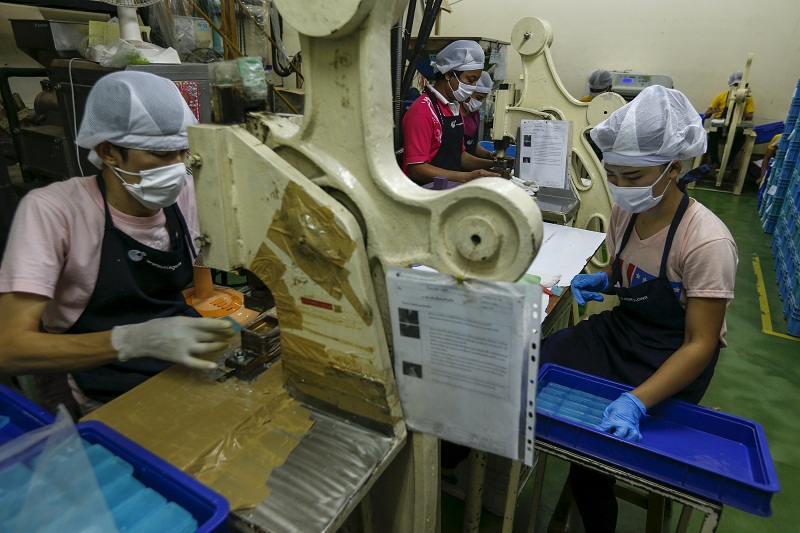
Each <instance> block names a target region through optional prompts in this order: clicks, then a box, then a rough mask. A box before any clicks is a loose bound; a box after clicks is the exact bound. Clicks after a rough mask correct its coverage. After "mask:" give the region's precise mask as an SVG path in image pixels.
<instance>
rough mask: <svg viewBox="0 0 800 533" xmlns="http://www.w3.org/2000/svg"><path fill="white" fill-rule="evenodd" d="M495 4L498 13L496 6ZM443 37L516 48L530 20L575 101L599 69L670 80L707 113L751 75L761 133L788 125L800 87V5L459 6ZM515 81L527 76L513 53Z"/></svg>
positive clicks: (455, 1)
mask: <svg viewBox="0 0 800 533" xmlns="http://www.w3.org/2000/svg"><path fill="white" fill-rule="evenodd" d="M489 4H491V7H489ZM450 5H451V7H452V9H453V12H452V13H443V14H442V24H441V32H440V33H441V35H447V36H456V37H457V36H480V37H489V38H494V39H499V40H503V41H511V30H512V28H513V27H514V24H516V23H517V21H518V20H520V19H521V18H524V17H538V18H541V19H544V20H547V21H548V22H550V25H551V26H552V29H553V36H554V37H553V45H552V48H551V51H552V55H553V61H554V63H555V68H556V72H557V73H558V75H559V77H560V78H561V81H562V82H563V83H564V86H565V87H566V88H567V90H568V91H570V92H571V93H572V94H573V95H574V96H576V97H581V96H583V95H584V94H586V91H587V85H586V76H587V75H588V73H589V72H591V71H592V70H594V69H597V68H605V69H608V70H625V69H630V70H633V71H639V72H646V73H649V74H664V75H667V76H670V77H672V79H673V82H674V85H675V88H676V89H679V90H681V91H682V92H684V93H685V94H686V95H687V96H688V97H689V99H690V100H691V101H692V103H693V104H694V106H695V107H696V108H697V110H698V111H699V112H700V113H702V112H703V111H705V110H706V108H707V107H708V104H710V103H711V100H712V98H713V97H714V95H715V94H717V93H718V92H721V91H723V90H726V89H727V78H728V74H730V73H731V72H732V71H734V70H742V69H744V65H745V62H746V60H747V54H748V53H749V52H753V53H754V54H755V56H754V59H753V66H752V69H751V71H750V78H751V83H750V86H751V88H752V90H753V97H754V101H755V106H756V111H755V122H756V123H757V124H760V123H767V122H774V121H779V120H784V119H785V118H786V115H787V113H788V110H789V100H790V98H791V96H792V93H793V91H794V88H795V87H796V85H797V81H798V78H800V1H799V0H772V1H771V2H768V3H763V2H757V1H754V0H725V1H716V2H714V1H711V0H669V1H666V0H616V1H614V2H600V1H597V0H500V1H495V2H494V3H491V2H487V0H451V1H450ZM508 66H509V74H508V78H509V79H516V78H518V77H519V73H520V59H519V54H518V53H517V52H516V50H514V49H513V47H512V46H509V64H508Z"/></svg>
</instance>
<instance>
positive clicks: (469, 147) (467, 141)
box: [464, 111, 480, 155]
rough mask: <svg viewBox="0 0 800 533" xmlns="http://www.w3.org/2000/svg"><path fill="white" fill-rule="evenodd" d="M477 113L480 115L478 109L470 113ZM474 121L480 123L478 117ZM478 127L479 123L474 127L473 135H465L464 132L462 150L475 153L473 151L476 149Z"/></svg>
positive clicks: (471, 153)
mask: <svg viewBox="0 0 800 533" xmlns="http://www.w3.org/2000/svg"><path fill="white" fill-rule="evenodd" d="M475 113H478V116H479V117H480V111H475V112H473V113H472V114H473V115H474V114H475ZM470 120H472V116H471V115H470ZM476 122H478V123H480V119H478V120H476ZM479 129H480V124H478V127H476V128H475V135H467V134H466V133H465V134H464V150H465V151H466V152H467V153H468V154H470V155H475V152H476V151H477V150H478V130H479Z"/></svg>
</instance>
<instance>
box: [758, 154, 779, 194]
mask: <svg viewBox="0 0 800 533" xmlns="http://www.w3.org/2000/svg"><path fill="white" fill-rule="evenodd" d="M773 157H775V149H774V148H767V151H766V152H765V153H764V159H763V160H762V161H761V174H760V175H759V177H758V181H757V182H756V184H757V185H761V182H762V181H764V175H766V173H767V169H768V168H769V163H770V161H772V158H773Z"/></svg>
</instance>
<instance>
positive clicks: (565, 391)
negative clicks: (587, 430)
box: [536, 383, 611, 427]
mask: <svg viewBox="0 0 800 533" xmlns="http://www.w3.org/2000/svg"><path fill="white" fill-rule="evenodd" d="M610 403H611V401H610V400H608V399H607V398H602V397H600V396H595V395H593V394H589V393H586V392H583V391H579V390H575V389H571V388H569V387H566V386H564V385H561V384H559V383H548V384H547V385H545V386H544V387H543V388H542V390H541V391H539V394H538V395H537V397H536V408H537V409H539V410H540V411H542V412H544V413H548V414H553V415H556V416H558V417H561V418H564V419H566V420H570V421H572V422H576V423H578V424H582V425H585V426H588V427H595V426H597V425H598V424H599V423H600V420H602V418H603V411H604V410H605V408H606V407H608V405H609V404H610Z"/></svg>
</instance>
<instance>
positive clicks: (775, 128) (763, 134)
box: [753, 122, 785, 144]
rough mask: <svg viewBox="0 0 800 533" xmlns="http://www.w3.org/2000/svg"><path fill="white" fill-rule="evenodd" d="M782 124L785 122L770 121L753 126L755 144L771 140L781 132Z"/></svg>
mask: <svg viewBox="0 0 800 533" xmlns="http://www.w3.org/2000/svg"><path fill="white" fill-rule="evenodd" d="M784 126H785V124H784V123H783V122H771V123H769V124H761V125H760V126H756V127H754V128H753V131H754V132H755V134H756V144H758V143H767V142H769V141H771V140H772V138H773V137H775V136H776V135H777V134H779V133H783V129H784Z"/></svg>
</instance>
